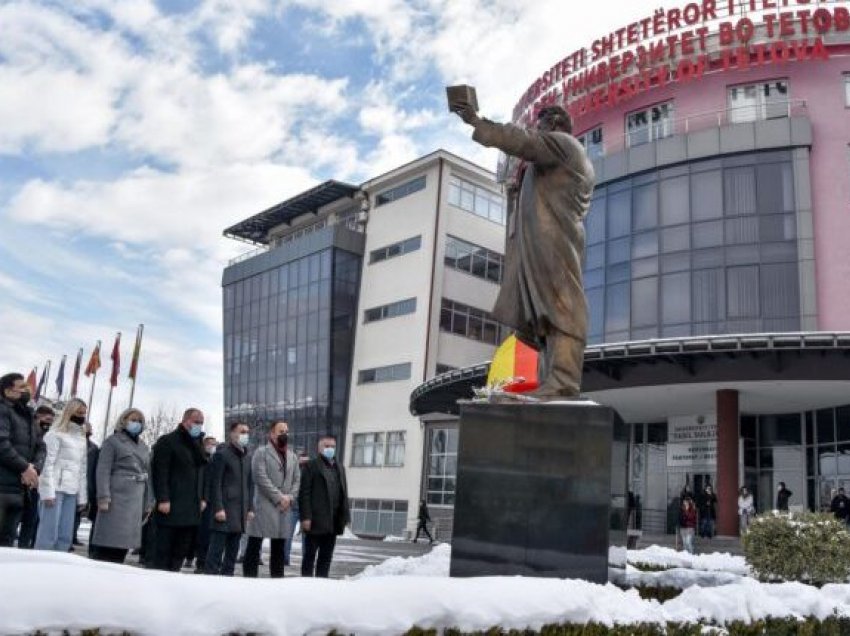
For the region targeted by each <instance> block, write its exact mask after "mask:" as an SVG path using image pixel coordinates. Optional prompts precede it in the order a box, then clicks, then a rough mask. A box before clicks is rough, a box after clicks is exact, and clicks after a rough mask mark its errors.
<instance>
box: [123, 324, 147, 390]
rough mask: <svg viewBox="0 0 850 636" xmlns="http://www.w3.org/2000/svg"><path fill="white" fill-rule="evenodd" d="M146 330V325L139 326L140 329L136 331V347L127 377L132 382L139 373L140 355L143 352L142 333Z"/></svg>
mask: <svg viewBox="0 0 850 636" xmlns="http://www.w3.org/2000/svg"><path fill="white" fill-rule="evenodd" d="M144 329H145V326H144V325H139V329H138V331H136V346H135V347H133V359H132V360H131V361H130V373H129V374H128V375H127V377H128V378H130V379H131V380H135V379H136V375H138V373H139V354H140V353H141V351H142V332H143V331H144Z"/></svg>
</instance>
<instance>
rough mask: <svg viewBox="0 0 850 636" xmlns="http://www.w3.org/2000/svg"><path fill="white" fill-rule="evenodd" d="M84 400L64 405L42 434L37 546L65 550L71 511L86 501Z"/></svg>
mask: <svg viewBox="0 0 850 636" xmlns="http://www.w3.org/2000/svg"><path fill="white" fill-rule="evenodd" d="M87 412H88V410H87V408H86V403H85V402H83V401H82V400H78V399H76V398H74V399H72V400H71V401H70V402H68V404H66V405H65V409H64V410H63V411H62V415H61V417H60V418H59V422H57V423H56V424H54V425H53V426H52V427H51V429H50V431H48V433H47V434H46V435H45V436H44V444H45V446H46V447H47V458H46V459H45V460H44V469H43V470H42V471H41V475H40V476H39V478H38V495H39V498H40V502H39V504H38V509H39V510H38V514H39V524H38V533H37V534H36V537H35V549H36V550H56V551H59V552H67V551H68V550H69V549H70V547H71V541H72V539H73V536H74V515H75V514H76V512H77V509H78V508H80V509H83V508H85V506H86V505H87V504H88V498H87V494H86V493H87V487H86V460H87V448H86V434H85V426H84V425H85V422H86V414H87Z"/></svg>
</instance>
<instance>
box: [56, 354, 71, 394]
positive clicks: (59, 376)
mask: <svg viewBox="0 0 850 636" xmlns="http://www.w3.org/2000/svg"><path fill="white" fill-rule="evenodd" d="M67 357H68V356H62V362H60V363H59V370H58V371H57V372H56V393H57V394H58V395H59V397H60V398H61V397H62V389H64V388H65V359H66V358H67Z"/></svg>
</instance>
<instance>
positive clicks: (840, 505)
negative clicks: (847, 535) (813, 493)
mask: <svg viewBox="0 0 850 636" xmlns="http://www.w3.org/2000/svg"><path fill="white" fill-rule="evenodd" d="M829 509H830V511H832V514H833V515H835V518H836V519H838V520H839V521H842V522H844V523H845V524H846V523H848V522H850V499H848V498H847V495H845V494H844V488H839V489H838V493H836V495H835V497H833V498H832V501H831V502H830V504H829Z"/></svg>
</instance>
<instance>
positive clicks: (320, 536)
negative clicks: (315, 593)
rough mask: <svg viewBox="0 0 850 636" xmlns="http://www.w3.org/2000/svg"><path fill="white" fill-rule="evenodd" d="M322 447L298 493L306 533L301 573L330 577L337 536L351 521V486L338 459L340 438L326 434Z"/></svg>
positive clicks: (306, 468)
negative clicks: (349, 505)
mask: <svg viewBox="0 0 850 636" xmlns="http://www.w3.org/2000/svg"><path fill="white" fill-rule="evenodd" d="M318 450H319V456H318V457H314V458H313V459H311V460H310V461H308V462H307V463H306V464H305V465H304V470H303V472H302V475H301V492H300V493H299V496H298V507H299V509H300V513H301V530H302V532H304V533H305V538H304V554H303V555H302V557H301V576H317V577H321V578H328V574H329V573H330V569H331V559H332V558H333V553H334V547H335V546H336V538H337V536H338V535H340V534H342V533H343V531H344V530H345V526H346V525H348V522H349V517H350V513H349V509H348V485H347V483H346V479H345V469H344V468H343V466H342V464H340V463H339V462H338V461H336V437H335V436H333V435H331V434H326V435H323V436H322V437H321V438H320V439H319V449H318ZM314 565H315V571H314Z"/></svg>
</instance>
